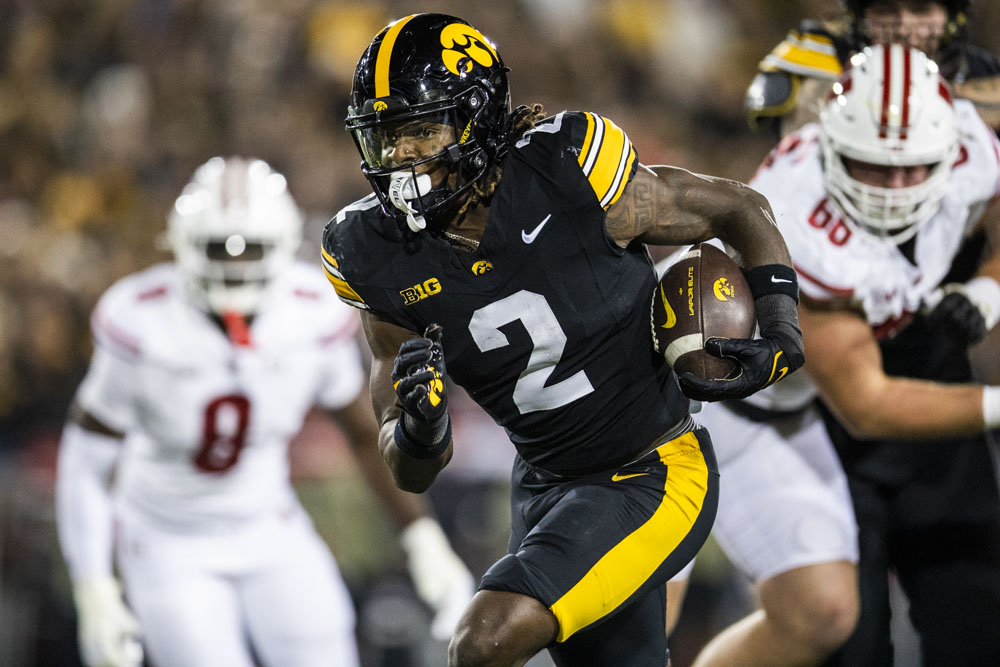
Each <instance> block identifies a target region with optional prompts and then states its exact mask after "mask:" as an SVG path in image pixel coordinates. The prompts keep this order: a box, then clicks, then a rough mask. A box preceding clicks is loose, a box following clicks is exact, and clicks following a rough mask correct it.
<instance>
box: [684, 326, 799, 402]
mask: <svg viewBox="0 0 1000 667" xmlns="http://www.w3.org/2000/svg"><path fill="white" fill-rule="evenodd" d="M705 351H706V352H708V353H709V354H711V355H713V356H716V357H725V358H728V359H732V360H734V361H735V362H736V364H737V365H738V366H739V369H740V370H739V373H738V375H737V376H736V377H735V378H732V379H730V380H706V379H705V378H702V377H699V376H697V375H695V374H694V373H684V374H683V375H681V377H680V383H681V389H682V390H683V391H684V394H685V395H686V396H687V397H688V398H693V399H695V400H696V401H720V400H723V399H732V398H746V397H747V396H749V395H750V394H753V393H754V392H757V391H759V390H761V389H763V388H764V387H766V386H768V385H771V384H774V383H775V382H777V381H778V380H780V379H781V378H783V377H785V376H786V375H788V374H789V373H791V372H792V371H794V370H795V369H796V368H798V366H796V365H795V364H794V363H793V362H792V361H791V360H790V357H789V355H786V354H785V353H784V351H783V350H782V349H781V346H780V345H779V344H778V343H777V342H776V341H774V340H771V339H768V338H709V339H708V340H707V341H705Z"/></svg>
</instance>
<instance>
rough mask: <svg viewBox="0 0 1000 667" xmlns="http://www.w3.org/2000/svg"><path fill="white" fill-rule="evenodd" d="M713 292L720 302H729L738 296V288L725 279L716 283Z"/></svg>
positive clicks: (720, 279)
mask: <svg viewBox="0 0 1000 667" xmlns="http://www.w3.org/2000/svg"><path fill="white" fill-rule="evenodd" d="M712 292H713V293H714V294H715V298H716V299H718V300H719V301H729V300H730V299H732V298H734V297H735V296H736V288H735V287H733V284H732V283H731V282H729V281H728V280H727V279H726V278H725V277H722V278H719V279H718V280H716V281H715V285H714V287H713V288H712Z"/></svg>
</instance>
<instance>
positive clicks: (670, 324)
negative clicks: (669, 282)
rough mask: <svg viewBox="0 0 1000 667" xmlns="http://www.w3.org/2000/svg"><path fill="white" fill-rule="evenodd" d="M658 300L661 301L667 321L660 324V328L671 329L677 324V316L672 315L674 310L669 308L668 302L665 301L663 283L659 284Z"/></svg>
mask: <svg viewBox="0 0 1000 667" xmlns="http://www.w3.org/2000/svg"><path fill="white" fill-rule="evenodd" d="M660 298H661V299H663V310H665V311H667V321H666V322H664V323H663V324H661V325H660V328H661V329H670V328H673V326H674V325H675V324H677V316H676V315H674V309H673V308H671V307H670V302H669V301H667V295H666V294H664V293H663V283H660Z"/></svg>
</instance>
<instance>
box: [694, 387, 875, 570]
mask: <svg viewBox="0 0 1000 667" xmlns="http://www.w3.org/2000/svg"><path fill="white" fill-rule="evenodd" d="M699 421H701V422H702V423H704V424H706V425H707V426H708V427H709V429H710V431H711V432H712V437H713V440H720V441H721V440H726V441H727V442H728V443H729V444H728V445H727V447H728V448H730V451H728V452H727V455H726V456H724V457H720V466H719V467H720V473H721V482H720V491H719V512H718V516H717V518H716V521H715V527H714V528H713V534H714V536H715V538H716V539H717V540H718V542H719V545H720V546H721V547H722V548H723V550H724V551H725V552H726V555H727V556H729V558H730V559H731V560H732V561H733V563H734V564H735V565H736V566H737V567H739V568H740V569H742V570H743V571H744V572H746V573H747V574H748V575H749V576H751V577H752V578H753V579H755V580H762V579H768V578H770V577H773V576H775V575H777V574H780V573H782V572H787V571H789V570H792V569H794V568H798V567H802V566H804V565H812V564H817V563H825V562H837V561H846V562H850V563H854V562H857V559H858V547H857V524H856V521H855V518H854V511H853V507H852V503H851V497H850V492H849V490H848V485H847V478H846V476H845V474H844V472H843V469H842V468H841V466H840V463H839V461H838V459H837V455H836V452H835V451H834V449H833V445H832V443H831V442H830V439H829V436H828V435H827V432H826V428H825V427H824V425H823V422H822V420H821V419H820V418H819V416H818V414H817V413H816V412H815V411H814V410H812V409H811V408H809V409H807V410H806V411H805V412H803V413H801V414H798V415H796V416H792V417H784V418H781V419H777V420H771V421H768V422H754V421H751V420H749V419H747V418H745V417H743V416H740V415H738V414H736V413H735V412H733V411H731V410H730V409H728V408H726V407H724V406H722V405H719V404H709V405H706V406H705V407H704V409H703V410H702V413H701V414H699ZM734 442H737V443H738V444H737V445H736V446H735V447H734V446H733V443H734Z"/></svg>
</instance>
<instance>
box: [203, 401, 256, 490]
mask: <svg viewBox="0 0 1000 667" xmlns="http://www.w3.org/2000/svg"><path fill="white" fill-rule="evenodd" d="M249 422H250V400H249V399H248V398H247V397H246V396H243V395H241V394H230V395H228V396H220V397H218V398H216V399H215V400H213V401H212V402H210V403H209V404H208V405H207V406H206V407H205V421H204V426H203V427H202V438H201V445H200V446H199V447H198V452H197V454H195V457H194V464H195V466H197V467H198V469H199V470H204V471H205V472H225V471H226V470H229V469H230V468H232V467H233V466H234V465H236V462H237V461H238V460H239V458H240V452H242V451H243V447H244V445H246V436H247V424H249Z"/></svg>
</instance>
